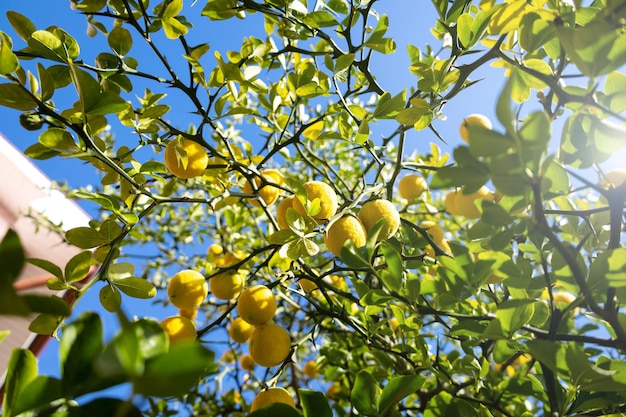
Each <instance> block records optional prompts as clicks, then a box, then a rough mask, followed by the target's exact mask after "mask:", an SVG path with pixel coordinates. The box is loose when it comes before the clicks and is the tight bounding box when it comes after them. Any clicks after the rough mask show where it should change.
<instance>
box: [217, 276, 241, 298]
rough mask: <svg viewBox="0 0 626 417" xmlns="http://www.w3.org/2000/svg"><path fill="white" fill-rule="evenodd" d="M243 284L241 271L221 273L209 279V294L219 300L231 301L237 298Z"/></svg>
mask: <svg viewBox="0 0 626 417" xmlns="http://www.w3.org/2000/svg"><path fill="white" fill-rule="evenodd" d="M244 282H245V275H244V274H243V273H242V272H241V271H225V272H221V273H219V274H217V275H215V276H213V277H211V278H210V279H209V287H210V289H211V293H212V294H213V295H214V296H215V297H216V298H219V299H220V300H232V299H233V298H235V297H237V296H238V295H239V293H241V290H243V284H244Z"/></svg>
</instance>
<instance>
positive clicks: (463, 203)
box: [454, 185, 493, 219]
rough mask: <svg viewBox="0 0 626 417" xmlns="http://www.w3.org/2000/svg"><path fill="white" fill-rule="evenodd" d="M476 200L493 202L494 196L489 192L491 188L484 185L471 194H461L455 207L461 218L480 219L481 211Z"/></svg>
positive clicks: (456, 198) (458, 194)
mask: <svg viewBox="0 0 626 417" xmlns="http://www.w3.org/2000/svg"><path fill="white" fill-rule="evenodd" d="M476 200H488V201H493V194H492V193H491V191H489V188H487V187H485V186H484V185H483V186H482V187H480V188H479V189H478V191H474V192H473V193H470V194H464V193H463V192H459V193H457V194H456V197H455V198H454V207H455V208H456V211H457V212H458V214H460V215H461V216H464V217H467V218H468V219H477V218H479V217H480V211H479V210H478V207H476V205H475V204H474V202H475V201H476Z"/></svg>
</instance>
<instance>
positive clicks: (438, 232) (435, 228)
mask: <svg viewBox="0 0 626 417" xmlns="http://www.w3.org/2000/svg"><path fill="white" fill-rule="evenodd" d="M419 227H421V228H422V229H425V230H426V233H428V234H429V235H430V237H431V239H432V240H433V242H435V243H440V242H441V241H443V230H442V229H441V227H439V225H438V224H437V223H435V222H433V221H430V220H425V221H423V222H421V223H420V224H419Z"/></svg>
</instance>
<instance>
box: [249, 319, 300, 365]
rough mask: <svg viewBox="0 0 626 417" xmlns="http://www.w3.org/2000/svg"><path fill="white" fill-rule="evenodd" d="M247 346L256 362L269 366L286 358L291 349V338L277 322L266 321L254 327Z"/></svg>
mask: <svg viewBox="0 0 626 417" xmlns="http://www.w3.org/2000/svg"><path fill="white" fill-rule="evenodd" d="M248 348H249V349H250V355H252V358H253V359H254V361H255V362H256V363H258V364H259V365H261V366H265V367H266V368H271V367H273V366H276V365H279V364H281V363H283V362H284V361H285V359H287V356H288V355H289V351H290V350H291V338H290V337H289V333H287V330H285V329H283V328H282V327H280V326H279V325H278V324H276V323H266V324H262V325H260V326H257V327H255V328H254V332H252V335H251V336H250V340H249V341H248Z"/></svg>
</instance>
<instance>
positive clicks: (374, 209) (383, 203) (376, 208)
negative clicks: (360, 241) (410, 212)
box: [359, 199, 400, 241]
mask: <svg viewBox="0 0 626 417" xmlns="http://www.w3.org/2000/svg"><path fill="white" fill-rule="evenodd" d="M380 219H384V223H383V226H382V228H381V229H380V233H379V234H378V238H377V240H378V241H381V240H387V239H389V238H390V237H391V236H393V235H395V234H396V232H397V231H398V228H399V227H400V213H398V209H397V208H396V206H394V205H393V203H392V202H391V201H389V200H382V199H379V200H371V201H368V202H366V203H365V204H363V207H361V210H360V211H359V220H361V223H363V226H365V230H367V232H369V231H370V230H371V229H372V227H374V225H375V224H376V223H377V222H378V221H379V220H380Z"/></svg>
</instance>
